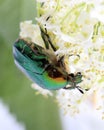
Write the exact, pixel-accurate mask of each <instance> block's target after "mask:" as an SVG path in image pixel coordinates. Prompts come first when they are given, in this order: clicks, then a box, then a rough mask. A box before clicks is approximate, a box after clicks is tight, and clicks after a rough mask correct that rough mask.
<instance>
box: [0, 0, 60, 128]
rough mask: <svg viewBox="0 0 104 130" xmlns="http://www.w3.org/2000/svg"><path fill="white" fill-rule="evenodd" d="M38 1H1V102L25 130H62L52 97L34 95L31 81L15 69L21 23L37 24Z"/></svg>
mask: <svg viewBox="0 0 104 130" xmlns="http://www.w3.org/2000/svg"><path fill="white" fill-rule="evenodd" d="M35 16H36V2H35V0H0V99H2V100H3V101H4V103H6V104H7V105H8V106H9V109H10V112H11V113H12V114H14V115H16V117H17V120H18V121H20V122H23V123H24V124H25V126H26V130H61V124H60V119H59V112H58V107H57V105H56V104H55V102H54V99H53V97H49V98H44V97H43V96H42V95H35V90H33V89H32V88H31V83H32V82H31V81H29V80H28V79H27V78H26V77H25V76H24V75H23V74H22V73H21V72H20V71H19V70H18V69H17V67H16V66H15V64H14V61H13V54H12V46H13V43H14V41H15V40H16V39H17V38H18V36H19V24H20V22H21V21H25V20H33V21H34V22H35Z"/></svg>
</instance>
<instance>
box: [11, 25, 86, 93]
mask: <svg viewBox="0 0 104 130" xmlns="http://www.w3.org/2000/svg"><path fill="white" fill-rule="evenodd" d="M40 31H41V37H42V39H43V41H44V44H45V48H43V47H41V46H39V45H37V44H35V43H33V42H30V41H28V40H26V39H21V38H20V39H18V40H17V41H16V42H15V43H14V46H13V54H14V59H15V63H16V65H17V66H18V67H19V69H20V70H21V71H23V72H24V73H25V74H26V75H27V76H28V77H29V78H30V79H31V80H33V81H34V82H35V83H36V84H38V85H39V86H40V87H42V88H44V89H50V90H57V89H61V88H63V89H75V88H77V89H78V90H79V91H80V92H81V93H84V92H83V91H82V90H81V88H80V87H79V86H77V84H79V83H81V82H82V74H81V73H80V72H77V73H76V74H74V73H69V74H68V73H67V71H66V70H65V66H64V63H63V62H64V56H62V57H60V58H59V59H57V56H56V55H55V51H56V48H55V47H54V46H53V44H52V41H51V39H50V37H49V35H48V34H47V31H46V30H44V29H43V28H41V27H40ZM50 48H51V49H50Z"/></svg>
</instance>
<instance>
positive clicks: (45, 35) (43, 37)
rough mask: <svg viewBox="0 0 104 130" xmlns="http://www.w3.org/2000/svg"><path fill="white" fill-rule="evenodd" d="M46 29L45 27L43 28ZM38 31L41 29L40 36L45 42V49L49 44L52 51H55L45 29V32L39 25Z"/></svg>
mask: <svg viewBox="0 0 104 130" xmlns="http://www.w3.org/2000/svg"><path fill="white" fill-rule="evenodd" d="M45 30H46V28H45ZM40 31H41V36H42V39H43V41H44V44H45V47H46V49H49V45H50V46H51V47H52V49H53V51H56V48H55V47H54V45H53V44H52V41H51V39H50V37H49V35H48V34H47V30H46V32H45V31H44V30H43V29H42V28H41V27H40Z"/></svg>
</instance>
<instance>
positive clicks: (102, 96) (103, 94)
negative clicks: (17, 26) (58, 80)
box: [20, 0, 104, 115]
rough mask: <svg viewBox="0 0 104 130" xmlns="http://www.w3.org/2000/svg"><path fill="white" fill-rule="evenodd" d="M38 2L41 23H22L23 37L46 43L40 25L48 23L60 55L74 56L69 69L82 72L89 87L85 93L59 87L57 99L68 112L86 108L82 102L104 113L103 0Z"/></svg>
mask: <svg viewBox="0 0 104 130" xmlns="http://www.w3.org/2000/svg"><path fill="white" fill-rule="evenodd" d="M37 2H38V4H37V6H38V15H39V17H37V18H36V20H37V23H38V24H36V25H34V24H32V22H31V21H25V22H23V23H21V32H20V36H21V37H23V38H24V37H29V38H31V40H32V41H33V42H35V43H37V44H39V45H41V46H44V44H43V41H42V38H41V36H40V31H39V25H41V26H44V27H45V28H46V29H47V30H48V33H49V35H50V37H51V40H52V43H53V44H54V45H55V46H56V47H57V51H56V54H58V55H66V56H67V55H72V56H69V57H68V58H66V64H67V66H68V70H67V71H69V73H76V72H81V73H82V75H83V81H82V82H81V83H80V87H81V88H82V89H86V88H87V89H89V91H87V92H85V94H83V95H82V94H81V93H79V92H78V91H77V90H63V89H60V90H57V94H56V99H57V101H58V103H59V106H61V108H62V109H63V110H64V112H65V113H70V114H72V115H73V114H76V113H79V112H80V110H82V108H81V104H82V103H86V104H88V105H90V106H91V104H92V105H93V106H94V108H95V109H97V110H101V112H102V114H103V107H104V2H103V0H99V1H97V0H79V1H78V0H37ZM77 55H79V56H80V58H78V57H77ZM34 86H35V85H34ZM41 92H42V90H41ZM49 93H50V91H49ZM42 94H43V93H42ZM83 109H84V108H83ZM85 109H86V108H85Z"/></svg>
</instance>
